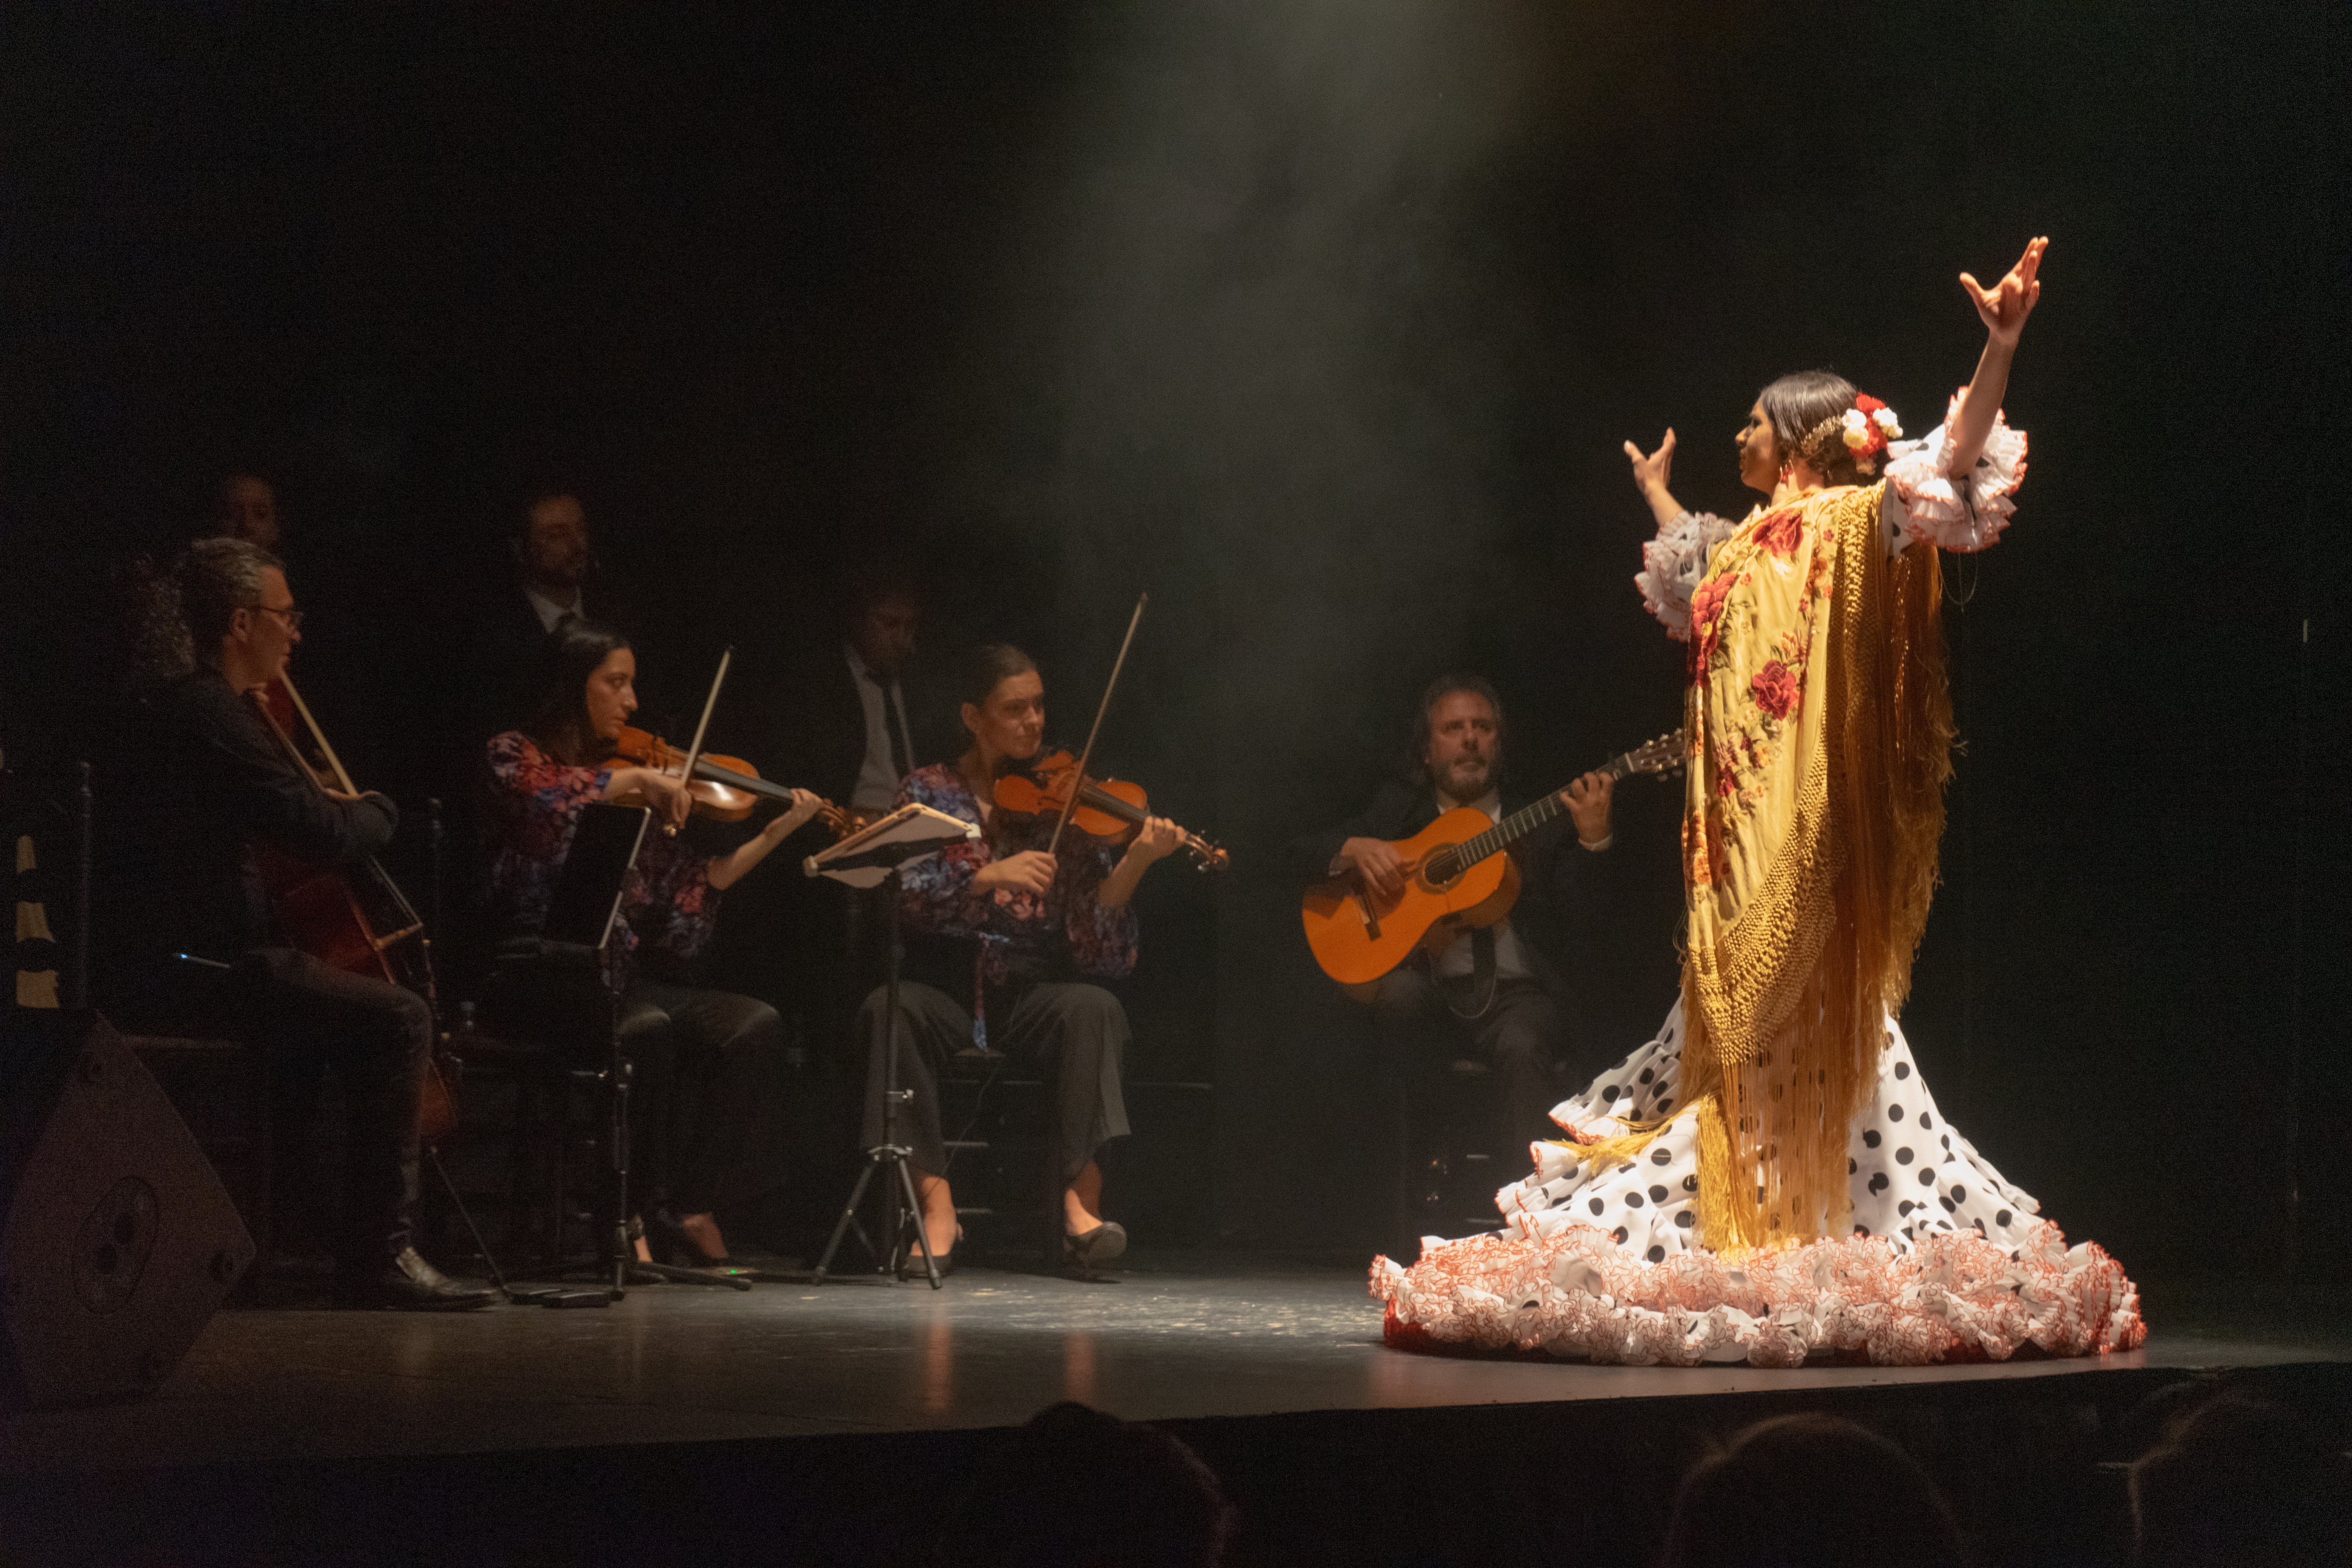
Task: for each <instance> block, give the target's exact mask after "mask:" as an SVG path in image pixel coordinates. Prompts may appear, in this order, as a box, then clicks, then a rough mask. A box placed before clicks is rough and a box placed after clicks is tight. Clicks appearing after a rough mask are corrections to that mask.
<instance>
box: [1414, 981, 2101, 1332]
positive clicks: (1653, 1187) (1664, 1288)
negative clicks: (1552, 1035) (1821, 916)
mask: <svg viewBox="0 0 2352 1568" xmlns="http://www.w3.org/2000/svg"><path fill="white" fill-rule="evenodd" d="M1683 1033H1684V1031H1683V1023H1682V1007H1681V1005H1680V1004H1679V1003H1678V1004H1676V1005H1675V1009H1674V1011H1673V1012H1672V1013H1670V1014H1668V1015H1667V1016H1666V1021H1665V1024H1664V1026H1663V1027H1661V1028H1660V1030H1659V1031H1658V1035H1657V1037H1656V1038H1655V1039H1654V1040H1652V1041H1650V1042H1649V1043H1648V1044H1646V1045H1644V1046H1643V1047H1641V1048H1640V1049H1639V1050H1636V1051H1635V1052H1633V1055H1631V1056H1629V1057H1627V1058H1625V1059H1624V1060H1623V1061H1622V1062H1619V1063H1618V1064H1617V1065H1616V1066H1615V1067H1613V1068H1610V1069H1609V1070H1608V1071H1606V1072H1604V1073H1602V1074H1601V1076H1600V1077H1599V1078H1598V1079H1595V1080H1594V1081H1593V1082H1592V1084H1591V1087H1590V1088H1588V1089H1585V1091H1584V1092H1583V1093H1582V1094H1580V1095H1577V1096H1575V1097H1573V1098H1571V1099H1570V1100H1564V1101H1562V1102H1561V1103H1560V1104H1559V1106H1557V1107H1555V1108H1554V1109H1553V1110H1552V1113H1551V1114H1552V1120H1553V1121H1557V1122H1559V1123H1560V1124H1561V1125H1562V1126H1563V1127H1566V1128H1572V1129H1575V1130H1576V1131H1579V1132H1580V1133H1583V1134H1585V1135H1587V1136H1595V1135H1597V1136H1601V1137H1609V1136H1612V1135H1614V1134H1616V1133H1618V1132H1621V1131H1623V1130H1624V1129H1623V1128H1622V1125H1621V1124H1620V1120H1619V1119H1622V1121H1640V1122H1653V1121H1661V1120H1664V1121H1666V1125H1665V1127H1664V1129H1663V1130H1661V1131H1659V1133H1658V1134H1657V1136H1656V1137H1655V1138H1654V1140H1653V1141H1652V1142H1650V1143H1649V1144H1648V1145H1647V1146H1646V1147H1644V1148H1643V1150H1642V1151H1641V1152H1640V1153H1639V1154H1638V1155H1636V1156H1635V1158H1634V1160H1633V1163H1631V1164H1630V1165H1629V1164H1625V1163H1603V1164H1602V1166H1601V1169H1599V1170H1595V1169H1593V1168H1592V1165H1591V1163H1588V1162H1587V1161H1585V1160H1583V1159H1580V1157H1579V1152H1578V1148H1577V1145H1576V1144H1575V1143H1574V1142H1559V1143H1538V1144H1536V1145H1534V1150H1533V1152H1534V1155H1535V1170H1534V1172H1533V1173H1531V1174H1530V1175H1528V1177H1527V1178H1526V1179H1525V1180H1523V1181H1519V1182H1515V1183H1513V1184H1510V1185H1509V1186H1507V1187H1505V1188H1503V1189H1502V1191H1501V1192H1499V1193H1497V1194H1496V1207H1497V1208H1498V1209H1500V1210H1501V1212H1502V1214H1503V1215H1504V1216H1505V1218H1506V1219H1507V1220H1508V1221H1509V1222H1510V1225H1509V1227H1508V1228H1507V1230H1506V1231H1505V1232H1504V1233H1503V1234H1502V1235H1500V1236H1488V1237H1471V1238H1467V1239H1465V1240H1463V1241H1444V1240H1442V1239H1440V1238H1438V1237H1424V1238H1423V1259H1422V1261H1421V1262H1420V1263H1419V1264H1416V1265H1415V1266H1414V1267H1413V1268H1411V1269H1405V1268H1399V1267H1398V1266H1397V1265H1396V1264H1394V1263H1392V1262H1391V1261H1390V1260H1388V1259H1386V1258H1381V1259H1378V1260H1376V1261H1375V1263H1374V1265H1373V1269H1372V1292H1373V1294H1374V1295H1375V1296H1377V1297H1379V1298H1381V1300H1386V1301H1387V1302H1388V1303H1389V1339H1390V1341H1391V1343H1395V1344H1399V1345H1401V1346H1403V1347H1405V1348H1430V1346H1431V1344H1432V1343H1433V1342H1471V1343H1476V1344H1482V1345H1486V1346H1488V1347H1490V1348H1501V1347H1504V1346H1515V1347H1517V1348H1522V1349H1536V1348H1541V1349H1545V1350H1549V1351H1551V1352H1553V1353H1556V1354H1563V1355H1579V1356H1583V1357H1586V1358H1589V1359H1592V1360H1599V1361H1624V1362H1636V1363H1642V1362H1654V1361H1665V1362H1675V1363H1696V1362H1698V1361H1702V1360H1705V1361H1721V1360H1727V1359H1739V1358H1740V1357H1741V1356H1743V1355H1744V1356H1745V1358H1746V1359H1748V1360H1749V1361H1751V1362H1753V1363H1757V1364H1759V1365H1775V1364H1794V1363H1796V1362H1801V1361H1802V1360H1803V1359H1804V1358H1805V1357H1806V1356H1807V1355H1809V1354H1812V1353H1816V1352H1859V1353H1861V1354H1863V1355H1865V1356H1866V1357H1867V1358H1868V1359H1870V1360H1872V1361H1876V1362H1889V1363H1919V1362H1926V1361H1937V1360H1945V1359H1951V1358H1954V1357H1958V1358H1959V1359H1988V1358H1990V1359H2003V1358H2005V1357H2006V1356H2007V1355H2008V1354H2010V1353H2011V1352H2013V1351H2014V1350H2015V1349H2016V1348H2017V1347H2018V1346H2019V1345H2021V1344H2023V1343H2026V1342H2032V1343H2034V1344H2036V1345H2038V1346H2040V1348H2042V1349H2043V1350H2045V1351H2050V1352H2055V1353H2062V1354H2081V1353H2085V1352H2091V1351H2104V1350H2108V1349H2127V1348H2129V1347H2130V1346H2132V1345H2136V1344H2137V1343H2138V1342H2139V1340H2140V1338H2141V1337H2142V1336H2143V1335H2144V1334H2145V1332H2146V1329H2145V1325H2144V1324H2143V1323H2142V1322H2141V1321H2140V1318H2139V1312H2138V1298H2137V1293H2136V1292H2135V1291H2134V1290H2133V1289H2132V1287H2131V1283H2130V1281H2129V1279H2126V1278H2125V1276H2124V1273H2123V1270H2122V1268H2120V1267H2119V1266H2118V1265H2116V1262H2115V1261H2114V1259H2112V1258H2108V1257H2107V1256H2106V1254H2105V1252H2103V1251H2101V1250H2100V1249H2099V1247H2097V1246H2096V1245H2095V1244H2093V1243H2084V1244H2082V1245H2081V1246H2078V1247H2074V1248H2072V1249H2071V1250H2070V1249H2068V1248H2067V1247H2065V1244H2064V1238H2063V1237H2062V1236H2060V1235H2059V1233H2058V1230H2057V1227H2056V1226H2052V1225H2048V1224H2046V1223H2043V1222H2042V1221H2040V1220H2038V1219H2037V1218H2036V1217H2035V1216H2036V1215H2038V1214H2039V1212H2040V1207H2041V1205H2038V1204H2037V1203H2035V1202H2034V1200H2033V1199H2032V1196H2030V1195H2029V1194H2026V1193H2024V1192H2023V1191H2021V1189H2019V1188H2018V1187H2017V1186H2015V1185H2014V1184H2011V1182H2010V1181H2009V1179H2008V1178H2007V1177H2005V1176H2003V1175H2002V1174H2001V1173H2000V1172H1999V1171H1997V1170H1995V1169H1994V1168H1993V1166H1992V1165H1991V1163H1990V1162H1988V1161H1987V1160H1986V1159H1985V1158H1984V1157H1983V1156H1982V1155H1981V1154H1979V1153H1978V1152H1977V1151H1976V1149H1975V1148H1974V1147H1973V1146H1972V1145H1970V1143H1969V1141H1968V1140H1967V1139H1966V1138H1964V1137H1962V1136H1961V1135H1960V1134H1959V1132H1958V1131H1957V1130H1955V1129H1954V1128H1953V1127H1951V1126H1950V1125H1949V1124H1948V1123H1947V1122H1946V1121H1945V1120H1944V1118H1943V1114H1942V1112H1941V1111H1940V1110H1937V1106H1936V1102H1935V1099H1934V1097H1933V1096H1932V1095H1930V1094H1929V1093H1928V1092H1927V1084H1926V1081H1925V1080H1924V1079H1922V1078H1921V1076H1920V1074H1919V1070H1918V1065H1917V1063H1916V1061H1914V1060H1913V1058H1912V1056H1911V1048H1910V1047H1909V1045H1908V1044H1907V1043H1906V1041H1905V1040H1904V1037H1903V1032H1902V1030H1901V1029H1900V1028H1899V1027H1898V1026H1896V1025H1895V1022H1894V1021H1893V1020H1892V1019H1889V1020H1888V1022H1887V1039H1886V1048H1885V1053H1884V1054H1883V1057H1882V1058H1881V1061H1880V1064H1879V1073H1878V1081H1877V1084H1876V1087H1875V1089H1874V1092H1873V1094H1872V1096H1871V1099H1870V1100H1869V1102H1868V1103H1867V1104H1866V1105H1865V1106H1864V1108H1863V1110H1862V1111H1861V1112H1860V1114H1858V1115H1857V1116H1856V1117H1855V1119H1854V1124H1853V1130H1852V1132H1851V1135H1850V1137H1849V1140H1848V1146H1847V1182H1848V1187H1849V1190H1850V1192H1851V1194H1852V1196H1853V1235H1852V1237H1840V1238H1832V1239H1827V1240H1823V1241H1818V1242H1814V1243H1812V1244H1810V1245H1808V1246H1805V1247H1798V1248H1793V1249H1790V1250H1787V1251H1782V1252H1778V1253H1770V1254H1754V1255H1750V1256H1749V1257H1748V1258H1744V1259H1742V1260H1741V1262H1740V1264H1739V1265H1738V1266H1737V1267H1732V1266H1727V1265H1726V1264H1725V1263H1723V1262H1722V1261H1721V1260H1719V1259H1717V1258H1714V1257H1713V1256H1712V1255H1711V1254H1709V1253H1707V1252H1706V1249H1705V1248H1703V1247H1700V1246H1699V1244H1698V1240H1697V1235H1698V1231H1699V1228H1700V1227H1699V1226H1698V1217H1699V1216H1698V1210H1697V1204H1698V1190H1699V1178H1698V1118H1697V1116H1696V1112H1695V1111H1693V1110H1691V1109H1690V1108H1689V1107H1686V1106H1684V1105H1683V1104H1681V1103H1680V1080H1681V1066H1682V1038H1683Z"/></svg>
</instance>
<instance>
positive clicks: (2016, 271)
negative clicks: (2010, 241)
mask: <svg viewBox="0 0 2352 1568" xmlns="http://www.w3.org/2000/svg"><path fill="white" fill-rule="evenodd" d="M2049 247H2050V240H2049V237H2047V236H2042V237H2037V238H2036V239H2034V240H2033V241H2032V242H2031V243H2030V244H2028V245H2027V246H2026V247H2025V254H2024V255H2022V256H2021V257H2019V258H2017V265H2016V266H2014V267H2012V268H2010V269H2009V271H2008V272H2007V273H2006V274H2004V275H2003V276H2002V278H2001V279H2000V282H1998V283H1995V284H1994V285H1993V286H1992V287H1991V288H1990V289H1987V288H1985V287H1984V286H1983V285H1981V284H1979V282H1978V281H1977V280H1976V279H1975V277H1974V276H1973V275H1972V274H1969V273H1966V272H1963V273H1961V274H1960V287H1961V288H1963V289H1967V290H1968V291H1969V299H1970V300H1974V301H1975V302H1976V307H1977V314H1978V315H1979V317H1981V318H1982V319H1983V321H1984V324H1985V347H1984V353H1983V354H1982V355H1981V356H1979V359H1978V360H1977V374H1976V377H1975V379H1974V380H1972V381H1970V382H1969V390H1968V395H1967V397H1966V398H1965V399H1964V400H1963V401H1962V403H1961V406H1960V415H1959V424H1958V427H1957V428H1956V429H1955V430H1954V431H1953V432H1952V457H1951V465H1950V467H1949V468H1948V469H1946V472H1948V473H1950V474H1954V475H1959V474H1965V473H1967V472H1968V471H1969V469H1970V468H1974V467H1976V462H1977V458H1979V456H1980V455H1981V454H1982V453H1983V451H1984V445H1985V437H1987V436H1989V435H1990V434H1991V433H1992V422H1993V417H1994V416H1996V415H1998V414H1999V413H2000V400H2001V397H2002V396H2003V395H2005V394H2006V393H2007V392H2008V391H2009V364H2010V361H2011V359H2012V358H2014V357H2015V356H2016V353H2017V336H2018V334H2019V333H2020V332H2021V331H2024V330H2025V318H2026V317H2028V316H2029V315H2032V313H2033V307H2034V305H2035V303H2036V302H2037V301H2039V300H2041V298H2042V283H2041V279H2038V278H2037V277H2035V274H2036V273H2038V272H2039V271H2041V269H2042V252H2043V251H2044V250H2046V249H2048V248H2049Z"/></svg>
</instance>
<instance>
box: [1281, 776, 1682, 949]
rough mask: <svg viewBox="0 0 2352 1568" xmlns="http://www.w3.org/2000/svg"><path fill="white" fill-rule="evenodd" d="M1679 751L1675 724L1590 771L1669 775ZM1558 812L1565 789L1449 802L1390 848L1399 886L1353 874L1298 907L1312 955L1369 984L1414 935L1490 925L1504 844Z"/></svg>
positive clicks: (1503, 886) (1505, 884) (1509, 900)
mask: <svg viewBox="0 0 2352 1568" xmlns="http://www.w3.org/2000/svg"><path fill="white" fill-rule="evenodd" d="M1684 752H1685V746H1684V742H1683V732H1682V731H1680V730H1676V731H1674V732H1673V733H1672V734H1667V735H1661V736H1659V737H1658V738H1657V739H1656V740H1654V741H1651V742H1645V743H1643V744H1642V745H1639V746H1636V747H1634V748H1633V750H1632V751H1630V752H1625V753H1624V754H1623V755H1622V756H1616V757H1612V758H1610V759H1609V761H1607V762H1605V763H1601V766H1600V767H1598V768H1596V769H1594V770H1593V771H1594V772H1596V773H1606V774H1608V775H1609V776H1610V777H1611V778H1612V779H1622V778H1625V777H1627V776H1629V775H1631V774H1633V773H1656V774H1664V773H1679V772H1680V771H1682V766H1683V763H1684ZM1567 815H1568V794H1567V792H1566V791H1565V790H1554V791H1553V792H1552V793H1551V794H1549V795H1545V796H1544V797H1543V798H1542V799H1541V800H1538V801H1537V802H1536V803H1535V804H1534V805H1530V806H1528V807H1526V808H1524V809H1523V810H1519V811H1515V812H1513V813H1512V814H1511V815H1510V816H1507V817H1505V818H1503V820H1502V821H1500V822H1493V821H1489V820H1488V819H1487V816H1486V813H1485V812H1483V811H1480V810H1479V809H1478V808H1477V807H1476V806H1474V805H1464V806H1456V807H1455V808H1454V810H1452V811H1449V812H1447V813H1445V815H1444V816H1440V817H1439V818H1438V819H1437V820H1436V821H1435V822H1433V823H1431V824H1430V825H1429V826H1427V827H1424V828H1423V829H1422V830H1421V831H1420V832H1419V833H1416V834H1414V835H1413V836H1412V837H1411V838H1407V839H1403V840H1401V841H1399V842H1397V843H1396V844H1395V845H1394V846H1393V847H1394V848H1395V850H1396V852H1397V858H1399V859H1400V860H1402V861H1403V862H1404V870H1405V884H1404V889H1403V891H1402V892H1401V893H1399V894H1397V895H1396V896H1395V897H1394V898H1392V899H1388V900H1381V899H1380V898H1377V897H1376V896H1375V895H1374V894H1373V893H1372V892H1371V890H1370V889H1369V888H1367V887H1365V886H1364V884H1363V881H1362V879H1360V878H1359V877H1358V876H1357V875H1356V874H1355V873H1354V872H1353V871H1350V872H1349V873H1348V874H1347V875H1346V876H1343V877H1336V878H1334V879H1331V880H1329V881H1328V882H1318V883H1317V884H1316V885H1315V886H1314V887H1312V888H1309V889H1307V898H1306V900H1305V902H1304V903H1303V904H1302V906H1301V907H1300V910H1299V919H1300V920H1301V921H1304V922H1305V924H1306V927H1307V947H1308V948H1309V949H1311V950H1312V951H1313V952H1314V954H1315V962H1316V963H1319V964H1321V965H1322V966H1323V973H1326V974H1328V975H1329V976H1330V977H1331V978H1332V979H1334V980H1336V981H1338V982H1339V983H1340V984H1342V985H1349V986H1357V985H1369V984H1371V983H1372V982H1373V981H1376V980H1378V979H1379V978H1380V977H1381V975H1383V974H1386V973H1388V972H1389V971H1390V970H1391V969H1394V968H1395V967H1396V966H1397V965H1398V964H1400V963H1403V962H1404V961H1405V960H1406V959H1407V958H1409V957H1411V956H1412V952H1413V950H1414V949H1415V948H1418V947H1420V946H1422V945H1423V943H1424V942H1426V943H1428V944H1429V945H1430V946H1431V947H1433V948H1441V947H1444V946H1445V945H1447V944H1448V943H1450V942H1453V941H1454V939H1455V938H1456V937H1458V936H1460V935H1461V934H1462V933H1463V932H1464V931H1469V930H1475V929H1476V928H1478V927H1480V926H1490V925H1493V924H1495V923H1496V921H1500V920H1502V919H1503V918H1504V917H1505V916H1506V915H1508V914H1509V913H1510V912H1511V906H1512V905H1513V904H1515V903H1517V901H1518V897H1519V871H1518V866H1517V863H1516V862H1515V861H1513V860H1512V859H1511V858H1510V857H1509V856H1507V855H1506V854H1505V853H1504V851H1505V850H1507V849H1508V848H1509V847H1511V846H1512V845H1514V844H1516V843H1517V842H1518V841H1519V840H1520V839H1522V838H1524V837H1527V836H1528V834H1530V833H1533V832H1534V831H1535V830H1536V829H1538V828H1539V827H1542V826H1545V825H1546V824H1547V823H1550V822H1555V821H1557V820H1559V818H1560V817H1562V816H1567Z"/></svg>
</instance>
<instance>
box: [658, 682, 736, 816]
mask: <svg viewBox="0 0 2352 1568" xmlns="http://www.w3.org/2000/svg"><path fill="white" fill-rule="evenodd" d="M734 662H735V649H734V647H733V646H732V645H731V644H730V646H729V647H727V648H726V649H725V651H723V652H721V653H720V654H719V673H718V674H716V675H714V676H712V677H711V678H710V695H709V696H708V697H706V698H704V699H703V700H702V719H701V721H699V722H698V723H697V724H696V725H695V726H694V743H693V744H692V745H690V746H688V747H687V749H686V767H685V770H684V771H683V772H681V773H679V774H678V775H677V776H678V782H679V783H680V784H684V785H685V786H686V788H687V789H688V790H689V791H691V790H692V789H693V787H694V764H695V763H698V762H700V761H701V760H702V737H703V736H704V735H706V734H708V733H709V731H710V715H711V711H712V710H714V709H716V708H717V707H718V706H719V688H720V687H722V686H724V685H726V684H727V667H728V666H729V665H730V664H732V663H734ZM691 805H692V803H691V800H690V799H689V802H688V809H691ZM662 831H663V832H665V833H667V834H668V835H669V836H670V837H672V838H675V837H677V823H675V822H665V823H663V824H662Z"/></svg>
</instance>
